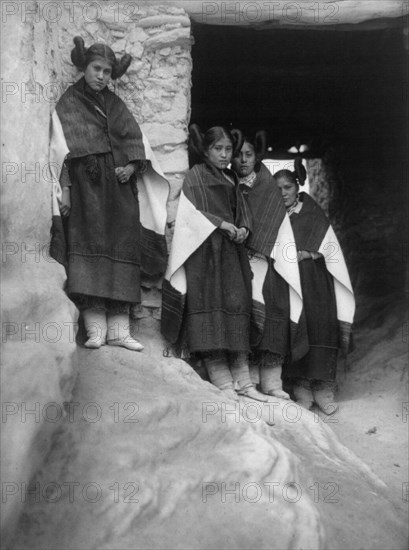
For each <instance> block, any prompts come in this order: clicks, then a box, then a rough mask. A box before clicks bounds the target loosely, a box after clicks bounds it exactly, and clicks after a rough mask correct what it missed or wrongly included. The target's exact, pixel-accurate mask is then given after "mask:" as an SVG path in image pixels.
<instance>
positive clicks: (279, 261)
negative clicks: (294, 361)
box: [271, 214, 303, 323]
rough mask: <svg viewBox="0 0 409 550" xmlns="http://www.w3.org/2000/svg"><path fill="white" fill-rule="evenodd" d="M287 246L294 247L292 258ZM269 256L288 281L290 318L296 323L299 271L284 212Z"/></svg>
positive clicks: (289, 222) (292, 239)
mask: <svg viewBox="0 0 409 550" xmlns="http://www.w3.org/2000/svg"><path fill="white" fill-rule="evenodd" d="M289 247H292V248H293V249H294V258H292V257H291V253H290V254H289ZM271 257H272V258H273V259H274V260H275V263H274V268H275V270H276V271H277V273H279V274H280V275H281V277H282V278H283V279H284V280H285V281H286V282H287V283H288V286H289V296H290V319H291V321H293V322H294V323H298V321H299V319H300V315H301V311H302V308H303V301H302V290H301V281H300V271H299V269H298V262H297V247H296V245H295V239H294V233H293V229H292V226H291V221H290V218H289V216H288V215H287V214H286V215H285V216H284V218H283V221H282V223H281V225H280V227H279V230H278V234H277V239H276V243H275V246H274V247H273V250H272V251H271Z"/></svg>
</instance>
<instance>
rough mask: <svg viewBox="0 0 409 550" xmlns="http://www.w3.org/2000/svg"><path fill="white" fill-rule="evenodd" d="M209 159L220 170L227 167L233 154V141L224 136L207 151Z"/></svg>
mask: <svg viewBox="0 0 409 550" xmlns="http://www.w3.org/2000/svg"><path fill="white" fill-rule="evenodd" d="M205 155H206V157H207V159H208V161H209V162H210V163H211V164H213V166H215V167H216V168H218V169H219V170H224V169H225V168H227V166H228V165H229V163H230V161H231V157H232V155H233V145H232V142H231V141H230V140H229V138H227V137H222V138H221V139H219V140H218V141H216V142H215V143H213V145H211V146H210V147H209V149H208V150H207V152H206V153H205Z"/></svg>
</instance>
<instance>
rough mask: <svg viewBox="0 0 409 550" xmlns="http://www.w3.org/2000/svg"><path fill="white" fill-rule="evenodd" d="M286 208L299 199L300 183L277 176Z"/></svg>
mask: <svg viewBox="0 0 409 550" xmlns="http://www.w3.org/2000/svg"><path fill="white" fill-rule="evenodd" d="M276 181H277V185H278V188H279V189H280V191H281V196H282V198H283V201H284V204H285V207H286V208H290V207H291V206H292V205H293V204H294V203H295V201H296V200H297V193H298V185H297V184H296V183H293V182H292V181H289V180H288V179H287V178H276Z"/></svg>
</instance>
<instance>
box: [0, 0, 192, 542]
mask: <svg viewBox="0 0 409 550" xmlns="http://www.w3.org/2000/svg"><path fill="white" fill-rule="evenodd" d="M141 4H142V5H141ZM133 5H134V4H133V3H130V4H118V3H116V2H103V3H102V2H99V3H89V2H88V3H87V2H74V3H68V2H66V3H59V4H58V3H49V2H44V1H42V2H24V3H13V2H10V3H8V5H7V7H6V9H5V10H3V18H2V23H3V29H2V52H3V56H2V57H3V59H2V65H3V74H2V76H3V83H2V86H3V98H2V101H3V109H2V117H3V120H2V136H3V143H2V153H3V158H2V160H3V163H2V197H1V198H2V206H3V216H2V224H3V225H2V249H3V264H2V268H3V277H2V308H3V317H2V332H3V334H2V340H3V363H4V366H3V369H2V388H3V393H2V402H3V413H4V415H5V416H3V421H4V422H3V424H2V459H3V460H2V481H3V483H7V484H8V485H7V488H6V489H7V491H8V492H9V494H10V495H11V494H12V493H14V494H17V493H18V494H20V493H21V495H22V497H21V498H17V499H13V500H11V499H8V501H7V502H6V503H3V506H2V522H3V524H4V526H6V527H7V529H6V531H5V532H4V542H5V543H6V541H7V537H8V535H9V533H11V532H12V530H13V528H14V522H15V521H16V520H17V518H18V513H19V509H18V508H19V507H20V506H22V504H23V501H24V498H23V497H24V492H25V490H26V489H27V488H28V484H29V480H30V478H31V476H32V475H33V474H34V472H35V471H36V470H37V469H38V468H39V467H40V466H41V465H42V462H43V460H44V457H45V456H46V454H47V452H48V450H49V447H50V442H51V436H52V434H53V432H54V430H55V428H56V427H57V426H58V420H59V417H61V416H62V415H63V414H64V408H63V403H64V402H65V401H69V400H70V399H71V391H72V388H73V385H74V383H75V378H76V372H77V368H76V367H77V365H76V352H75V350H76V346H75V332H76V329H77V315H78V313H77V311H76V309H75V307H74V306H73V305H72V303H71V302H70V301H69V300H68V299H67V298H66V296H65V294H64V291H63V287H64V281H65V273H64V269H63V268H62V267H61V266H59V265H58V264H57V263H56V262H54V261H53V260H52V259H51V258H50V257H49V256H48V244H49V232H50V225H51V182H50V179H49V177H47V176H48V171H47V164H48V134H49V120H50V113H51V112H52V110H53V109H54V107H55V103H56V101H57V100H58V99H59V97H60V96H61V94H62V93H63V92H64V91H65V89H66V88H67V87H68V86H69V85H70V84H72V83H73V82H74V81H76V80H77V79H78V77H79V73H78V71H77V70H76V68H75V67H73V65H72V63H71V60H70V52H71V49H72V47H73V42H72V39H73V37H74V36H75V35H81V36H82V37H83V38H84V40H85V44H86V46H89V45H90V44H92V43H93V42H96V41H105V42H106V43H107V44H109V45H111V47H112V48H113V49H114V51H115V52H116V53H117V55H118V56H121V55H123V54H124V53H125V52H126V53H130V54H131V55H132V57H133V60H132V64H131V66H130V69H129V70H128V72H127V74H126V75H125V76H124V77H123V78H122V79H120V82H115V84H114V86H113V87H114V90H115V92H116V93H117V94H118V95H119V96H120V97H121V98H122V99H123V100H124V101H125V103H126V104H127V106H128V108H129V109H130V110H131V112H132V113H133V114H134V115H135V117H136V119H137V120H138V121H139V123H140V124H141V126H142V128H143V130H144V132H145V133H146V135H147V137H148V139H149V141H150V143H151V145H152V147H153V149H154V151H155V153H156V155H157V157H158V160H159V162H160V164H161V166H162V169H163V171H164V172H165V174H166V176H167V178H168V179H169V182H170V185H171V194H170V197H169V203H168V206H169V209H168V223H169V226H170V225H171V222H172V220H173V219H174V216H175V208H176V204H177V197H178V194H179V192H180V188H181V184H182V181H183V175H184V172H185V171H186V170H187V168H188V158H187V149H186V137H187V125H188V122H189V118H190V86H191V80H190V74H191V68H192V66H191V65H192V63H191V57H190V48H191V36H190V21H189V18H188V17H187V16H186V14H185V12H184V10H183V9H182V8H179V7H171V6H168V5H164V6H161V5H156V6H155V7H152V6H151V5H150V3H149V2H147V1H145V2H140V3H138V8H137V10H133V9H132V6H133ZM127 6H128V8H129V9H127ZM10 113H12V116H10ZM159 286H160V284H159V283H157V282H152V281H150V282H146V288H145V289H144V292H143V303H142V308H141V309H140V310H139V311H138V312H136V316H137V317H140V318H144V320H145V324H150V325H151V326H153V329H154V330H156V328H157V323H158V320H157V319H158V316H159V310H158V306H159V305H160V290H159V288H158V287H159ZM30 411H32V412H31V413H30ZM3 487H4V485H3ZM6 497H7V495H6ZM6 500H7V498H6Z"/></svg>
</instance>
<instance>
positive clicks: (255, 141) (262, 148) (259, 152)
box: [237, 130, 267, 172]
mask: <svg viewBox="0 0 409 550" xmlns="http://www.w3.org/2000/svg"><path fill="white" fill-rule="evenodd" d="M244 143H249V144H250V145H251V146H252V147H253V149H254V153H255V155H256V163H255V165H254V171H255V172H259V170H260V168H261V161H262V160H263V158H264V155H265V154H266V151H267V132H266V131H265V130H258V131H257V132H256V133H255V135H254V137H248V136H244V138H243V144H244ZM237 154H238V153H237Z"/></svg>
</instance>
